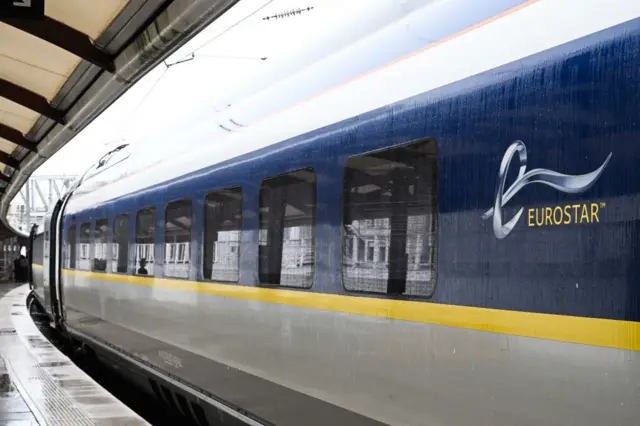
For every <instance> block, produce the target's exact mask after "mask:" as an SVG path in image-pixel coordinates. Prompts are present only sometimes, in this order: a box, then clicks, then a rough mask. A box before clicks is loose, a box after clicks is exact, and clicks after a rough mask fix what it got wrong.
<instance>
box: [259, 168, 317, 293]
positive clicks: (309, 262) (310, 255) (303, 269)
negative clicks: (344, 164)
mask: <svg viewBox="0 0 640 426" xmlns="http://www.w3.org/2000/svg"><path fill="white" fill-rule="evenodd" d="M315 215H316V175H315V172H314V171H313V169H310V168H307V169H303V170H298V171H296V172H293V173H288V174H286V175H281V176H277V177H274V178H269V179H265V180H264V181H262V185H261V186H260V231H259V237H258V241H259V245H260V246H259V260H258V263H259V275H260V282H262V283H264V284H272V285H281V286H288V287H303V288H309V287H311V285H312V283H313V273H314V243H315Z"/></svg>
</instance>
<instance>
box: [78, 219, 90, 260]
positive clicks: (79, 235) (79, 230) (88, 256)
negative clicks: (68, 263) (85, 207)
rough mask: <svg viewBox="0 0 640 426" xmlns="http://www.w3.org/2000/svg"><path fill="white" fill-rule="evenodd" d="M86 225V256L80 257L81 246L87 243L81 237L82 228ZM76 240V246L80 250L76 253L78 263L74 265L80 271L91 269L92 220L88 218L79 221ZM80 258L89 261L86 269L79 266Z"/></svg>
mask: <svg viewBox="0 0 640 426" xmlns="http://www.w3.org/2000/svg"><path fill="white" fill-rule="evenodd" d="M86 225H88V226H89V241H88V246H87V257H86V258H83V257H82V248H83V244H87V243H86V242H83V239H82V228H83V227H85V226H86ZM76 238H77V240H78V242H79V243H78V246H79V248H80V251H79V252H78V253H77V256H78V264H77V265H76V269H78V270H80V271H92V269H91V259H92V255H91V246H92V244H93V220H89V221H87V222H81V223H80V226H79V227H78V234H77V237H76ZM80 260H86V261H87V262H89V266H88V267H87V268H86V269H83V268H80V267H79V266H80Z"/></svg>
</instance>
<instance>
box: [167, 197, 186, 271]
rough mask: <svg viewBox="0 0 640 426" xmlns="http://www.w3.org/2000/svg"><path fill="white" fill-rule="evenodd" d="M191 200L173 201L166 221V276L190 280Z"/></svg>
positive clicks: (168, 206) (168, 207) (169, 205)
mask: <svg viewBox="0 0 640 426" xmlns="http://www.w3.org/2000/svg"><path fill="white" fill-rule="evenodd" d="M191 223H192V215H191V200H179V201H172V202H171V203H169V204H168V205H167V209H166V211H165V219H164V256H165V259H164V274H165V276H167V277H173V278H189V267H190V263H191V262H190V261H191V249H190V248H191Z"/></svg>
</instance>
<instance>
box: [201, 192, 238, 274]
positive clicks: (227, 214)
mask: <svg viewBox="0 0 640 426" xmlns="http://www.w3.org/2000/svg"><path fill="white" fill-rule="evenodd" d="M204 215H205V220H204V260H203V267H202V270H203V271H202V272H203V276H204V278H205V279H207V280H216V281H230V282H236V281H238V280H239V279H240V242H241V236H242V235H241V234H242V231H241V228H242V189H241V188H239V187H236V188H227V189H221V190H219V191H214V192H211V193H209V194H207V196H206V198H205V202H204Z"/></svg>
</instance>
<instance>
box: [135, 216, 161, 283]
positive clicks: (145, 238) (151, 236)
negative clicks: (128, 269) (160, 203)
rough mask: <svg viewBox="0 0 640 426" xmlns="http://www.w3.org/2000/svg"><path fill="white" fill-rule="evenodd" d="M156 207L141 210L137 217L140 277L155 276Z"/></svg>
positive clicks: (137, 264) (137, 255)
mask: <svg viewBox="0 0 640 426" xmlns="http://www.w3.org/2000/svg"><path fill="white" fill-rule="evenodd" d="M155 223H156V209H155V207H150V208H146V209H143V210H140V211H139V212H138V214H137V215H136V248H135V250H136V266H135V267H136V270H135V271H134V273H136V274H138V275H149V276H152V275H153V265H154V263H155V254H154V248H155V242H156V225H155Z"/></svg>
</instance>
